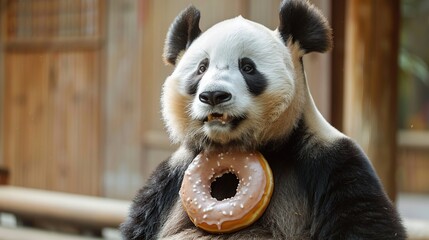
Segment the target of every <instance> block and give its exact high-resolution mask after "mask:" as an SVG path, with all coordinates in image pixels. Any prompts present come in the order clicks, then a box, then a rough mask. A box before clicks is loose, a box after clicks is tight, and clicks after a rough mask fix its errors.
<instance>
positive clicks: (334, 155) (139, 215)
mask: <svg viewBox="0 0 429 240" xmlns="http://www.w3.org/2000/svg"><path fill="white" fill-rule="evenodd" d="M316 138H317V136H316V135H313V134H311V133H309V132H308V130H307V129H306V127H305V124H304V122H303V121H301V122H300V124H299V125H298V127H297V128H296V129H295V130H294V132H293V133H292V135H291V136H290V137H289V138H288V139H286V140H282V141H279V142H272V143H269V144H267V145H266V146H265V147H263V148H262V149H260V151H261V153H262V154H263V155H264V157H265V158H266V159H267V161H268V162H269V164H270V167H271V169H272V170H273V177H274V182H275V186H276V187H275V188H274V193H273V197H272V200H271V203H270V206H269V207H268V209H267V211H266V212H265V213H264V215H263V217H262V218H261V219H259V220H258V221H257V222H256V223H254V224H253V225H252V226H250V227H249V228H247V229H246V230H243V231H249V232H252V231H255V230H256V229H259V230H257V231H258V233H261V230H260V229H264V231H266V232H265V233H264V234H269V233H270V232H275V231H276V230H275V228H278V227H279V226H278V225H276V224H275V222H274V223H273V222H272V221H273V220H274V221H275V219H276V218H275V217H274V216H271V215H270V214H274V211H273V210H270V208H272V207H273V206H272V204H273V203H274V202H279V201H280V202H281V201H282V200H281V199H278V198H281V197H282V196H281V194H279V190H280V189H283V188H284V187H285V186H287V185H288V184H290V182H295V183H294V184H295V187H294V188H295V189H299V191H300V192H299V194H298V195H300V196H303V197H304V198H306V201H307V202H308V205H309V212H310V214H309V216H310V217H309V220H308V223H307V226H305V227H304V228H303V231H304V232H305V233H303V236H308V238H310V239H374V240H375V239H377V240H382V239H386V240H387V239H406V233H405V230H404V228H403V227H402V225H401V221H400V218H399V216H398V214H397V212H396V210H395V208H394V207H393V205H392V204H391V202H390V201H389V200H388V198H387V196H386V195H385V193H384V191H383V189H382V187H381V184H380V182H379V179H378V178H377V176H376V174H375V172H374V170H373V168H372V167H371V165H370V163H369V161H368V159H367V158H366V156H365V154H364V153H363V152H362V151H361V149H360V148H359V147H358V146H357V145H356V144H355V143H354V142H352V141H351V140H350V139H347V138H343V139H340V140H338V141H337V142H336V143H334V144H333V145H331V146H324V145H323V143H321V142H320V141H318V140H317V139H316ZM309 144H311V146H309ZM307 147H310V148H311V149H312V151H308V150H307ZM188 164H189V163H184V167H187V165H188ZM183 174H184V171H183V170H181V171H177V169H176V170H173V169H170V168H168V166H167V163H166V162H164V163H162V164H161V165H160V167H158V169H157V170H156V171H155V173H154V174H153V176H152V178H151V180H150V182H149V183H148V185H147V186H145V187H144V188H143V189H142V190H141V191H140V193H139V194H138V195H137V197H136V199H135V200H134V204H133V206H132V208H131V211H130V213H131V215H130V217H129V219H128V220H127V222H126V223H124V224H123V225H122V226H121V231H122V233H123V235H124V237H125V239H154V238H155V237H156V234H157V233H158V231H159V230H160V226H161V225H162V224H163V222H164V221H165V220H166V217H167V216H168V214H169V211H170V209H171V206H172V204H173V203H174V202H176V201H177V198H178V197H179V194H178V192H179V187H180V183H181V181H182V178H183ZM285 176H292V177H289V178H286V177H285ZM302 201H304V199H303V200H302ZM277 207H278V206H277ZM287 214H288V215H287V216H284V217H288V218H293V217H301V216H299V215H296V214H295V213H287ZM183 224H184V226H186V228H194V226H193V225H192V223H191V222H190V220H189V219H186V223H183ZM183 230H185V229H183ZM278 232H281V230H280V231H278ZM201 234H204V233H203V232H201ZM231 236H233V234H225V235H223V237H221V238H225V239H227V238H228V237H231ZM271 237H274V238H276V239H286V238H287V236H278V235H277V236H271Z"/></svg>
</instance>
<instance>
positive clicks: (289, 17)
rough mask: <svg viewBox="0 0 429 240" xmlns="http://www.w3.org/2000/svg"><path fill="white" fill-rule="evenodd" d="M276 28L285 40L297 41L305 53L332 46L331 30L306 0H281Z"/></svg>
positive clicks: (327, 48) (323, 49) (323, 50)
mask: <svg viewBox="0 0 429 240" xmlns="http://www.w3.org/2000/svg"><path fill="white" fill-rule="evenodd" d="M278 29H279V32H280V34H281V36H282V38H283V40H284V41H285V42H287V41H288V40H289V39H291V40H292V42H293V43H295V42H299V44H300V46H301V48H302V49H303V50H304V51H305V53H309V52H313V51H315V52H325V51H327V50H329V49H330V48H331V47H332V30H331V29H330V27H329V25H328V23H327V21H326V19H325V18H324V17H323V16H322V14H320V12H319V11H318V10H317V9H316V8H314V7H313V6H312V5H310V3H308V1H307V0H301V1H300V0H285V1H283V2H282V5H281V7H280V25H279V28H278Z"/></svg>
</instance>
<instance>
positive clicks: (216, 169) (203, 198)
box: [180, 151, 274, 233]
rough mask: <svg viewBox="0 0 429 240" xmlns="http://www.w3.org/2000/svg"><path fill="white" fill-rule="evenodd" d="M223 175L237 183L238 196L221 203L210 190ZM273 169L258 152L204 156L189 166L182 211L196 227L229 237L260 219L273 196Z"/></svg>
mask: <svg viewBox="0 0 429 240" xmlns="http://www.w3.org/2000/svg"><path fill="white" fill-rule="evenodd" d="M224 174H233V175H235V176H236V178H237V179H238V185H237V188H236V193H235V195H233V196H231V197H230V198H225V199H221V200H218V199H216V198H215V197H214V196H213V195H212V189H211V186H212V184H213V182H215V181H216V179H218V178H220V177H222V176H223V175H224ZM273 186H274V184H273V176H272V172H271V169H270V167H269V165H268V163H267V161H266V160H265V159H264V157H263V156H262V155H261V154H260V153H259V152H252V153H244V152H215V151H213V152H202V153H200V154H199V155H198V156H197V157H196V158H195V159H194V160H193V161H192V163H191V164H190V165H189V167H188V169H187V170H186V172H185V176H184V178H183V182H182V186H181V189H180V198H181V200H182V204H183V207H184V208H185V210H186V212H187V213H188V216H189V218H190V219H191V221H192V222H193V223H194V224H195V226H197V227H199V228H201V229H204V230H206V231H208V232H210V233H228V232H234V231H238V230H240V229H242V228H245V227H247V226H249V225H250V224H252V223H254V222H255V221H256V220H258V219H259V217H261V215H262V214H263V213H264V211H265V209H266V207H267V206H268V204H269V202H270V198H271V195H272V192H273Z"/></svg>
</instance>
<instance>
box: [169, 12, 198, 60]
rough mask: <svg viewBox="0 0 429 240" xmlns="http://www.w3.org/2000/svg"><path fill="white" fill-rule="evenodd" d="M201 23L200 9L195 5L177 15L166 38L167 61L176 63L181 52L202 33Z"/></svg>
mask: <svg viewBox="0 0 429 240" xmlns="http://www.w3.org/2000/svg"><path fill="white" fill-rule="evenodd" d="M199 23H200V11H199V10H198V9H196V8H195V7H194V6H189V7H188V8H186V9H185V10H183V11H182V12H181V13H180V14H179V15H178V16H177V17H176V19H175V20H174V21H173V23H172V24H171V26H170V28H169V29H168V33H167V38H166V40H165V46H164V59H165V61H166V62H167V63H170V64H172V65H175V64H176V60H177V57H178V56H179V54H180V52H181V51H182V50H185V49H187V48H188V47H189V46H190V45H191V43H192V42H193V41H194V40H195V39H196V38H197V37H198V36H199V35H200V33H201V30H200V27H199Z"/></svg>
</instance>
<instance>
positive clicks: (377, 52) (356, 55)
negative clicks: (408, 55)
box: [343, 0, 399, 199]
mask: <svg viewBox="0 0 429 240" xmlns="http://www.w3.org/2000/svg"><path fill="white" fill-rule="evenodd" d="M398 21H399V0H394V1H391V0H377V1H372V0H362V1H361V0H350V1H348V5H347V15H346V42H345V44H346V45H345V47H346V52H345V82H344V84H345V85H344V87H345V92H344V109H343V110H344V119H343V121H344V122H343V126H344V131H345V132H346V133H347V134H348V135H349V136H351V137H352V138H354V139H355V140H357V141H358V143H359V144H360V145H361V146H362V147H363V149H364V150H365V152H366V153H367V154H368V155H369V157H370V159H371V161H372V163H373V165H374V167H375V169H376V171H377V173H378V175H379V176H380V178H381V181H382V183H383V185H384V187H385V189H386V191H387V193H388V194H389V196H390V198H391V199H395V195H396V178H395V170H396V153H397V152H396V124H397V121H396V107H397V104H396V94H397V73H398V61H397V59H398V41H399V33H398V29H399V28H398V25H399V22H398Z"/></svg>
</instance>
